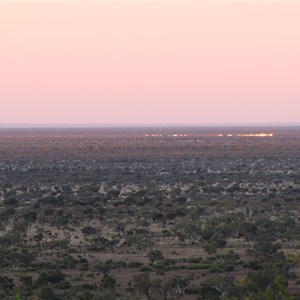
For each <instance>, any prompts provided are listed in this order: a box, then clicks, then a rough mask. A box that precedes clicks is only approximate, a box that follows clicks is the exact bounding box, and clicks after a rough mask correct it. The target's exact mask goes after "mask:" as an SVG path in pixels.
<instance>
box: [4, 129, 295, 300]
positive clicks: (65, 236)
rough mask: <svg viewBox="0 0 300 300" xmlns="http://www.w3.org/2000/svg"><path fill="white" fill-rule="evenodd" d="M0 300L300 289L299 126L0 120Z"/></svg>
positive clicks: (215, 295) (193, 296)
mask: <svg viewBox="0 0 300 300" xmlns="http://www.w3.org/2000/svg"><path fill="white" fill-rule="evenodd" d="M0 220H1V221H0V271H1V272H0V299H18V300H19V299H24V300H25V299H32V300H33V299H41V300H47V299H68V300H71V299H78V300H88V299H94V300H100V299H103V300H110V299H120V300H125V299H128V300H138V299H141V300H144V299H148V300H168V299H169V300H171V299H183V300H200V299H207V300H211V299H212V300H214V299H249V300H260V299H261V300H263V299H278V300H279V299H300V128H299V127H279V128H276V127H266V128H263V127H260V128H259V127H257V128H256V127H231V128H230V127H186V128H184V127H174V128H170V127H163V128H155V127H151V128H23V129H18V128H1V129H0Z"/></svg>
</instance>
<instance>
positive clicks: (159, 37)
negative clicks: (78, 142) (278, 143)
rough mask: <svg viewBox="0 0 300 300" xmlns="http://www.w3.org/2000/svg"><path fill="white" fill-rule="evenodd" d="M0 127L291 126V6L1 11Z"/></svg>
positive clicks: (61, 5)
mask: <svg viewBox="0 0 300 300" xmlns="http://www.w3.org/2000/svg"><path fill="white" fill-rule="evenodd" d="M0 45H1V46H0V124H1V123H23V124H24V123H25V124H26V123H31V124H32V123H39V124H42V123H60V124H62V123H64V124H68V123H73V124H74V123H76V124H79V123H85V124H87V123H92V124H103V123H104V124H107V123H110V124H112V123H118V124H121V123H124V124H126V123H131V124H132V123H139V124H142V123H144V124H147V123H149V124H150V123H152V124H153V123H160V124H163V123H165V124H166V123H173V124H174V123H197V124H203V123H235V122H236V123H251V122H259V123H262V122H263V123H267V122H272V123H274V122H289V123H292V122H299V123H300V1H287V0H282V1H264V0H260V1H251V0H249V1H246V0H243V1H225V0H222V1H193V2H188V1H170V0H169V1H135V2H129V1H125V0H122V1H64V2H63V1H57V0H56V1H31V2H29V1H19V2H17V1H0Z"/></svg>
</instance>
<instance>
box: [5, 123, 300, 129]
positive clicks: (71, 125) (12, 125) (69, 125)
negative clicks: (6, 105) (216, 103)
mask: <svg viewBox="0 0 300 300" xmlns="http://www.w3.org/2000/svg"><path fill="white" fill-rule="evenodd" d="M261 126H265V127H298V126H300V122H265V123H263V122H249V123H103V124H101V123H100V124H99V123H2V124H1V123H0V129H1V128H141V127H144V128H145V127H261Z"/></svg>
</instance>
